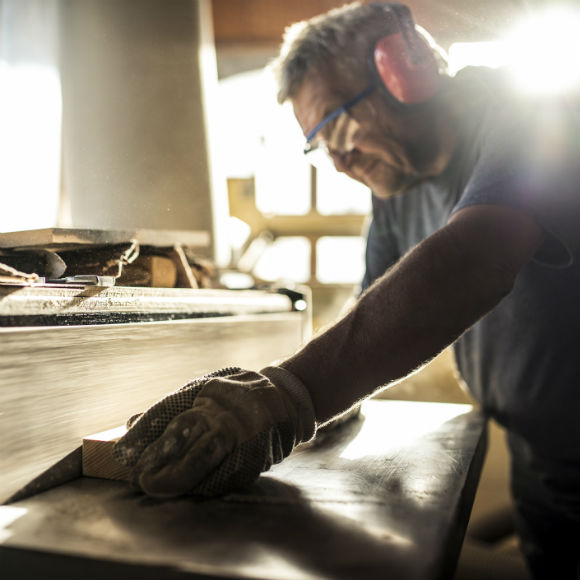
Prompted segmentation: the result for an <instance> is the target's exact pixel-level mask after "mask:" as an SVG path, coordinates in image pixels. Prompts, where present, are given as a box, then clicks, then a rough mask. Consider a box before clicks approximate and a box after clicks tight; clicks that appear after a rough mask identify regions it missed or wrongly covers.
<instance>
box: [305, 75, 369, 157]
mask: <svg viewBox="0 0 580 580" xmlns="http://www.w3.org/2000/svg"><path fill="white" fill-rule="evenodd" d="M376 87H377V85H376V83H375V82H372V83H371V84H370V85H369V86H368V87H366V88H365V89H363V90H362V91H361V92H360V93H359V94H358V95H355V96H354V97H353V98H352V99H350V100H349V101H347V102H346V103H344V105H341V106H340V107H338V108H337V109H334V111H332V113H329V114H328V115H326V117H324V119H322V121H320V123H318V125H316V126H315V127H314V129H312V131H310V133H308V135H306V144H305V145H304V155H306V154H308V153H310V152H311V151H315V150H316V147H312V139H314V137H316V134H317V133H318V132H319V131H320V130H321V129H323V128H324V127H326V125H328V123H330V122H331V121H334V119H336V118H337V117H339V116H340V115H342V114H343V113H346V112H347V111H348V110H349V109H351V108H352V107H354V106H355V105H356V104H357V103H358V102H360V101H362V100H363V99H365V98H366V97H368V96H369V95H370V94H371V93H372V92H373V91H374V90H375V89H376Z"/></svg>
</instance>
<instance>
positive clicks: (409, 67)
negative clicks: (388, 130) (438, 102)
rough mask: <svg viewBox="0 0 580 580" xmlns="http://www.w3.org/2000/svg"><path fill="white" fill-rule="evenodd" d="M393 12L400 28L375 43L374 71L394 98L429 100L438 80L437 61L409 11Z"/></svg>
mask: <svg viewBox="0 0 580 580" xmlns="http://www.w3.org/2000/svg"><path fill="white" fill-rule="evenodd" d="M397 8H398V7H397ZM401 8H403V7H401ZM393 12H394V14H395V18H396V21H397V22H398V27H399V29H400V31H398V32H395V33H394V34H390V35H389V36H385V37H384V38H381V39H380V40H379V41H378V42H377V43H376V44H375V50H374V59H373V60H374V64H375V67H376V72H377V73H378V76H379V78H380V79H381V81H382V82H383V84H384V85H385V87H386V88H387V90H388V92H389V93H390V94H391V95H392V96H393V97H395V99H397V101H400V102H401V103H406V104H417V103H422V102H425V101H428V100H429V99H430V98H431V97H433V96H434V95H435V93H436V92H437V91H438V90H439V85H440V82H441V79H440V76H439V68H438V65H437V61H436V60H435V56H434V54H433V51H432V50H431V47H430V46H429V45H428V44H427V42H426V41H425V40H424V39H423V38H422V37H421V36H420V35H419V34H418V33H417V32H416V31H415V25H414V23H413V20H412V18H411V14H410V12H409V13H408V15H407V14H404V15H401V14H400V10H393ZM401 16H403V18H402V17H401Z"/></svg>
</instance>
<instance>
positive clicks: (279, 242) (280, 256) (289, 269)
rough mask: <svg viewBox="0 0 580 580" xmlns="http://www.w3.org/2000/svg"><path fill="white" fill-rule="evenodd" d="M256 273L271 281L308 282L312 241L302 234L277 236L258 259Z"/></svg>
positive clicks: (259, 276)
mask: <svg viewBox="0 0 580 580" xmlns="http://www.w3.org/2000/svg"><path fill="white" fill-rule="evenodd" d="M254 274H255V275H256V276H257V277H258V278H261V279H262V280H268V281H271V282H276V281H284V280H286V281H291V282H300V283H304V282H308V280H309V279H310V242H309V241H308V240H307V239H306V238H303V237H300V236H287V237H280V238H277V239H276V240H274V242H273V243H272V244H271V245H270V246H268V248H267V249H266V251H265V252H264V253H263V254H262V256H261V257H260V259H259V260H258V263H257V264H256V267H255V268H254Z"/></svg>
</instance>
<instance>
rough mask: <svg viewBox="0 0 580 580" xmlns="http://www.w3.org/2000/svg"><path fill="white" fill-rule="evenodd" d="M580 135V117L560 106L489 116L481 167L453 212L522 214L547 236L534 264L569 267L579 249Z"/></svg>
mask: <svg viewBox="0 0 580 580" xmlns="http://www.w3.org/2000/svg"><path fill="white" fill-rule="evenodd" d="M498 109H499V110H498ZM578 129H579V123H578V117H576V116H574V115H573V114H572V111H571V110H570V109H569V108H567V107H566V106H564V105H562V104H561V103H558V104H556V103H554V102H549V103H545V102H544V103H541V104H540V103H538V102H535V103H530V102H524V101H521V102H516V103H512V104H509V105H507V104H506V105H501V106H500V107H497V108H495V109H494V110H490V111H489V112H488V113H487V114H486V115H485V116H484V118H483V119H482V129H481V145H480V151H479V158H478V161H477V163H476V166H475V168H474V171H473V173H472V175H471V178H470V179H469V181H468V182H467V185H466V187H465V189H464V191H463V194H462V195H461V198H460V200H459V202H458V203H457V205H456V206H455V208H454V210H453V212H456V211H458V210H459V209H462V208H464V207H468V206H473V205H506V206H510V207H514V208H517V209H520V210H522V211H524V212H526V213H528V214H529V215H530V216H531V217H532V218H533V219H534V220H535V221H536V223H538V224H539V225H540V227H542V228H543V230H544V232H545V233H546V236H545V241H544V243H543V244H542V245H541V247H540V248H539V249H538V250H537V252H536V254H535V256H534V259H535V260H536V261H538V262H541V263H544V264H547V265H551V266H556V267H564V266H567V265H569V264H570V263H571V262H572V260H573V256H574V255H575V254H577V252H578V247H579V245H580V131H579V130H578Z"/></svg>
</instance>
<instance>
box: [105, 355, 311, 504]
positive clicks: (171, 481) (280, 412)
mask: <svg viewBox="0 0 580 580" xmlns="http://www.w3.org/2000/svg"><path fill="white" fill-rule="evenodd" d="M315 432H316V421H315V417H314V409H313V406H312V401H311V399H310V395H309V393H308V391H307V390H306V388H305V387H304V385H303V384H302V382H301V381H300V380H299V379H298V378H297V377H295V376H294V375H293V374H292V373H291V372H289V371H287V370H286V369H283V368H280V367H274V366H271V367H266V368H265V369H263V370H262V371H260V372H259V373H257V372H253V371H246V370H243V369H240V368H232V367H230V368H224V369H221V370H218V371H215V372H213V373H210V374H208V375H205V376H203V377H200V378H198V379H195V380H193V381H191V382H190V383H188V384H186V385H185V386H183V387H182V388H180V389H179V390H177V391H175V392H173V393H171V394H169V395H167V396H166V397H165V398H163V399H161V400H160V401H159V402H157V403H156V404H155V405H153V406H152V407H151V408H150V409H148V410H147V411H146V412H145V413H144V414H143V415H141V416H140V417H138V418H137V420H136V421H134V422H133V423H132V424H131V425H130V428H129V430H128V431H127V433H126V434H125V435H124V436H123V437H121V439H119V441H118V442H117V443H116V444H115V447H114V450H113V457H114V458H115V459H116V460H117V461H118V462H119V463H121V464H123V465H125V466H127V467H132V468H133V470H132V476H131V477H132V480H131V481H132V483H133V484H134V485H135V486H136V487H138V488H139V489H141V490H142V491H143V492H145V493H146V494H147V495H150V496H153V497H161V498H163V497H176V496H179V495H184V494H193V495H200V496H216V495H222V494H224V493H227V492H229V491H231V490H234V489H238V488H242V487H245V486H247V485H249V484H250V483H252V482H253V481H254V480H256V479H257V478H258V476H259V475H260V473H262V472H263V471H267V470H268V469H269V468H270V467H271V466H272V465H273V464H275V463H278V462H280V461H282V459H284V458H285V457H287V456H288V455H289V454H290V452H291V451H292V450H293V449H294V447H295V446H296V445H298V444H300V443H302V442H306V441H308V440H310V439H312V438H313V437H314V435H315Z"/></svg>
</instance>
